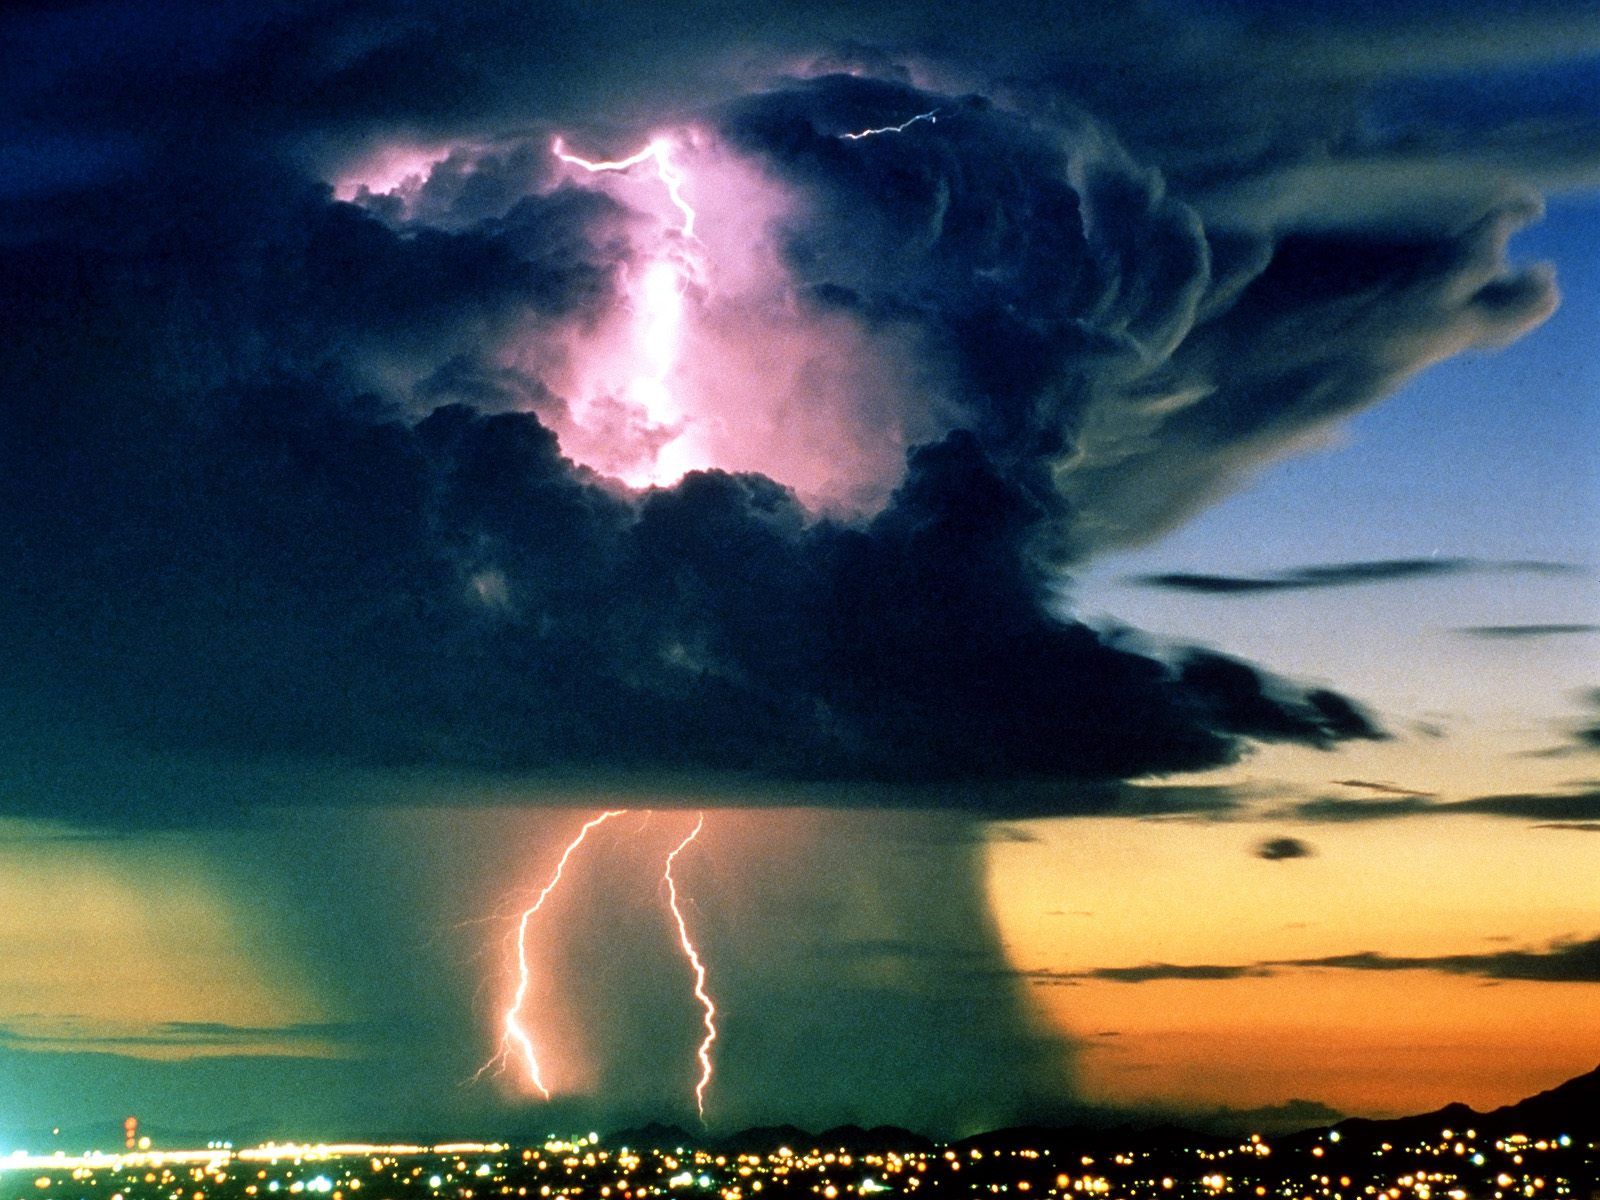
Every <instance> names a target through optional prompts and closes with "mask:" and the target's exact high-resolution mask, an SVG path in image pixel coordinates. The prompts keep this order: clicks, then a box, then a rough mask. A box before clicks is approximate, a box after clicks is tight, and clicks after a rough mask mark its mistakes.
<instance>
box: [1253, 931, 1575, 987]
mask: <svg viewBox="0 0 1600 1200" xmlns="http://www.w3.org/2000/svg"><path fill="white" fill-rule="evenodd" d="M1267 965H1269V966H1291V967H1329V968H1337V969H1341V970H1347V971H1440V972H1443V973H1444V974H1447V975H1479V976H1482V977H1484V978H1486V979H1494V980H1526V981H1530V982H1536V983H1600V938H1590V939H1589V940H1587V941H1566V942H1556V943H1554V944H1552V945H1551V946H1549V947H1547V948H1546V949H1543V950H1494V951H1490V952H1489V953H1486V954H1440V955H1431V956H1426V957H1407V956H1402V955H1390V954H1378V953H1374V952H1365V953H1361V954H1342V955H1332V956H1330V957H1326V958H1307V959H1294V960H1290V961H1287V962H1283V963H1270V964H1267Z"/></svg>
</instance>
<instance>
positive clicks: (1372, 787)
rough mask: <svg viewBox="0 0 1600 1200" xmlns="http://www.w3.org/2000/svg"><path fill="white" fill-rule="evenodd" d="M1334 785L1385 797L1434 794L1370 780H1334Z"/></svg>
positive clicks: (1427, 795) (1434, 793)
mask: <svg viewBox="0 0 1600 1200" xmlns="http://www.w3.org/2000/svg"><path fill="white" fill-rule="evenodd" d="M1333 782H1334V783H1336V784H1338V785H1339V786H1340V787H1347V788H1361V789H1363V790H1365V791H1369V792H1380V793H1382V794H1383V795H1385V796H1418V797H1430V796H1435V795H1437V794H1438V793H1436V792H1423V791H1418V790H1417V789H1416V788H1408V787H1401V786H1400V785H1399V784H1397V783H1380V782H1376V781H1374V780H1370V779H1335V780H1334V781H1333Z"/></svg>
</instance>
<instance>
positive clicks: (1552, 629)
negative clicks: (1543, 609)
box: [1456, 625, 1600, 641]
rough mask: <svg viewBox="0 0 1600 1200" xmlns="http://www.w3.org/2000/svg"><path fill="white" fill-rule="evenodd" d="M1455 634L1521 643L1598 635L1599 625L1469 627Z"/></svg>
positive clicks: (1599, 631)
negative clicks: (1574, 635)
mask: <svg viewBox="0 0 1600 1200" xmlns="http://www.w3.org/2000/svg"><path fill="white" fill-rule="evenodd" d="M1456 632H1457V633H1462V634H1465V635H1466V636H1468V637H1475V638H1484V639H1486V640H1489V641H1522V640H1526V639H1531V638H1547V637H1559V636H1562V635H1564V634H1569V633H1600V625H1469V626H1467V627H1465V628H1464V629H1458V630H1456Z"/></svg>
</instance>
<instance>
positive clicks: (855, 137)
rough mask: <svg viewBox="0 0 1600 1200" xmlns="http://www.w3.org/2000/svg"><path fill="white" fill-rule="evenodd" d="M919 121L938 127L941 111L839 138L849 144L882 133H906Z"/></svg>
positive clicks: (858, 131)
mask: <svg viewBox="0 0 1600 1200" xmlns="http://www.w3.org/2000/svg"><path fill="white" fill-rule="evenodd" d="M918 121H926V122H927V123H928V124H930V125H937V124H938V123H939V110H938V109H937V108H935V109H932V110H930V111H929V112H925V113H918V114H917V115H916V116H914V117H911V118H910V119H909V120H905V121H902V122H900V124H898V125H884V126H881V127H880V128H878V129H858V130H856V131H855V132H854V133H841V134H840V135H839V136H840V137H842V138H843V139H844V140H845V141H847V142H859V141H860V140H861V139H862V138H869V137H877V136H878V135H879V134H880V133H904V132H905V131H906V130H908V129H910V128H911V127H912V126H913V125H915V124H916V123H917V122H918Z"/></svg>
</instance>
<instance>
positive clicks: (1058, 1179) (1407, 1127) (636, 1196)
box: [0, 1071, 1600, 1200]
mask: <svg viewBox="0 0 1600 1200" xmlns="http://www.w3.org/2000/svg"><path fill="white" fill-rule="evenodd" d="M1568 1088H1569V1089H1570V1090H1573V1091H1575V1092H1576V1093H1577V1094H1576V1095H1574V1096H1573V1097H1571V1098H1569V1101H1568V1102H1569V1103H1572V1104H1573V1105H1574V1108H1573V1112H1572V1115H1573V1117H1574V1118H1576V1120H1577V1122H1578V1123H1579V1124H1580V1125H1582V1126H1585V1127H1586V1130H1587V1131H1586V1132H1584V1133H1581V1134H1579V1135H1578V1136H1573V1135H1572V1134H1569V1133H1524V1132H1506V1133H1491V1132H1489V1131H1488V1130H1487V1129H1483V1130H1480V1129H1478V1128H1476V1127H1475V1125H1476V1124H1478V1123H1481V1122H1477V1121H1475V1122H1474V1125H1468V1126H1465V1127H1456V1128H1452V1127H1450V1126H1446V1125H1440V1124H1439V1123H1438V1120H1437V1119H1436V1118H1410V1119H1406V1120H1402V1121H1396V1122H1350V1123H1346V1124H1343V1125H1341V1126H1338V1127H1334V1128H1328V1129H1315V1130H1308V1131H1306V1132H1303V1133H1298V1134H1293V1135H1290V1136H1286V1137H1276V1138H1266V1137H1263V1136H1262V1135H1260V1134H1251V1135H1248V1136H1243V1137H1237V1138H1227V1137H1221V1136H1209V1137H1208V1136H1203V1135H1199V1134H1184V1133H1182V1132H1181V1131H1178V1130H1175V1129H1170V1128H1169V1129H1162V1130H1157V1131H1152V1132H1150V1133H1148V1134H1137V1133H1133V1132H1129V1131H1122V1132H1120V1133H1119V1132H1106V1131H1101V1132H1098V1133H1096V1132H1091V1131H1076V1132H1074V1131H1071V1130H1053V1131H1052V1130H1039V1129H1034V1130H1003V1131H999V1132H996V1133H991V1134H985V1135H979V1136H977V1137H972V1138H967V1139H964V1140H961V1141H957V1142H952V1143H945V1144H940V1143H935V1142H931V1141H929V1140H928V1139H925V1138H921V1137H917V1136H915V1135H913V1134H910V1133H908V1132H906V1131H904V1130H892V1129H876V1130H870V1131H869V1130H863V1129H859V1128H851V1129H840V1130H834V1131H831V1132H827V1133H823V1134H820V1135H817V1136H815V1137H812V1136H810V1135H807V1134H805V1133H804V1132H802V1131H800V1130H798V1129H788V1130H783V1129H773V1130H752V1131H750V1132H748V1133H745V1134H740V1135H735V1136H733V1137H731V1138H726V1139H719V1140H715V1141H709V1140H706V1139H703V1138H702V1139H695V1138H693V1137H691V1136H690V1135H688V1134H685V1133H682V1132H681V1131H673V1130H668V1129H663V1128H657V1129H654V1130H641V1131H639V1132H637V1133H633V1134H619V1135H617V1136H614V1137H602V1136H601V1135H600V1134H598V1133H588V1134H585V1135H578V1136H573V1137H567V1138H561V1137H552V1138H550V1139H548V1140H546V1141H545V1142H543V1143H541V1144H539V1145H533V1146H518V1145H515V1144H506V1143H469V1142H458V1143H450V1144H443V1145H435V1146H418V1145H359V1144H336V1145H322V1144H299V1143H283V1144H275V1143H268V1144H266V1145H262V1146H255V1147H248V1148H243V1147H241V1148H235V1147H233V1146H230V1145H224V1144H221V1143H217V1144H213V1145H212V1146H209V1147H207V1148H206V1149H204V1150H158V1149H153V1148H149V1147H146V1148H143V1149H132V1150H125V1151H123V1152H120V1153H115V1154H100V1153H93V1154H85V1155H68V1154H66V1153H65V1152H61V1153H57V1154H54V1155H37V1154H33V1155H30V1154H26V1153H24V1152H22V1151H17V1152H15V1153H13V1154H11V1155H10V1156H9V1157H0V1198H3V1200H27V1198H29V1197H32V1198H34V1200H48V1198H50V1197H77V1198H82V1200H88V1198H106V1200H115V1198H117V1197H121V1198H123V1200H145V1198H148V1200H157V1198H158V1197H159V1198H162V1200H222V1198H224V1197H229V1198H231V1197H245V1196H247V1197H268V1196H300V1195H304V1194H305V1193H310V1194H312V1195H315V1196H328V1197H329V1198H330V1200H355V1198H356V1197H358V1196H361V1197H371V1198H373V1200H378V1198H384V1197H387V1198H390V1200H394V1198H397V1197H414V1198H417V1200H430V1198H438V1200H458V1198H459V1200H489V1198H490V1197H511V1196H515V1197H518V1198H519V1200H521V1198H523V1197H529V1196H533V1197H541V1198H545V1197H559V1196H570V1197H602V1198H607V1200H609V1198H611V1197H615V1198H616V1200H641V1198H643V1197H653V1196H673V1195H681V1196H683V1197H685V1200H690V1198H693V1197H697V1196H710V1197H715V1198H716V1200H750V1198H751V1197H755V1196H758V1195H760V1196H792V1197H821V1198H822V1200H837V1198H838V1197H850V1196H855V1197H865V1196H874V1195H881V1194H890V1195H895V1194H897V1195H901V1196H912V1195H918V1196H929V1195H967V1196H972V1195H1007V1196H1011V1195H1027V1196H1039V1197H1062V1198H1067V1200H1074V1198H1076V1197H1090V1196H1096V1197H1101V1196H1103V1197H1106V1198H1107V1200H1165V1198H1171V1200H1223V1198H1229V1197H1241V1198H1249V1197H1274V1198H1277V1200H1366V1198H1373V1200H1554V1198H1556V1197H1581V1198H1585V1200H1587V1198H1588V1197H1591V1196H1593V1195H1595V1194H1596V1193H1595V1190H1594V1189H1595V1186H1596V1183H1597V1182H1600V1141H1597V1140H1596V1132H1595V1131H1596V1125H1595V1117H1596V1113H1597V1111H1600V1110H1597V1109H1596V1108H1595V1107H1594V1106H1593V1101H1594V1098H1595V1096H1596V1095H1597V1088H1600V1071H1597V1072H1596V1073H1595V1074H1594V1075H1592V1076H1590V1077H1588V1078H1587V1079H1586V1080H1579V1081H1575V1082H1574V1083H1573V1084H1569V1085H1568ZM1534 1103H1535V1104H1537V1103H1538V1101H1535V1102H1534ZM1459 1111H1460V1113H1461V1115H1463V1116H1466V1117H1467V1118H1468V1119H1469V1120H1473V1119H1474V1118H1475V1117H1477V1116H1479V1114H1472V1113H1471V1112H1470V1110H1465V1109H1463V1110H1459ZM1521 1115H1522V1114H1509V1113H1500V1114H1494V1115H1491V1116H1489V1117H1488V1121H1489V1122H1490V1123H1492V1124H1494V1125H1496V1126H1498V1127H1501V1128H1507V1129H1509V1128H1510V1127H1511V1126H1512V1125H1514V1124H1515V1123H1516V1121H1517V1120H1518V1119H1519V1117H1520V1116H1521ZM1574 1127H1577V1126H1574Z"/></svg>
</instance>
